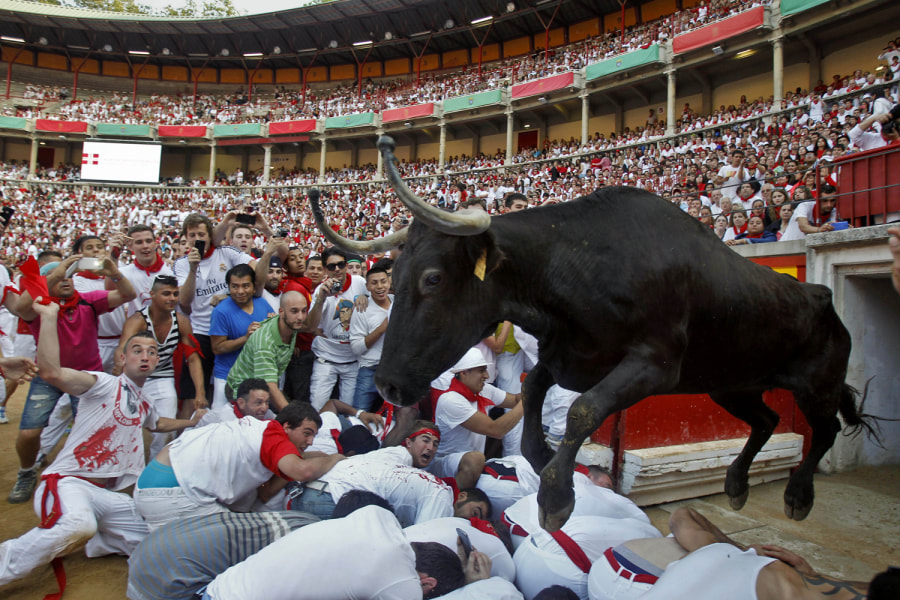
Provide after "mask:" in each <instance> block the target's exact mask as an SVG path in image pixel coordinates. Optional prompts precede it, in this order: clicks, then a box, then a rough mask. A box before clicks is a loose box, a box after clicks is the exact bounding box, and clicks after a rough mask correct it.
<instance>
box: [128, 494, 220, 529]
mask: <svg viewBox="0 0 900 600" xmlns="http://www.w3.org/2000/svg"><path fill="white" fill-rule="evenodd" d="M134 504H135V506H136V507H137V510H138V514H140V515H141V517H143V518H144V521H146V522H147V527H148V528H149V529H150V531H155V530H156V529H157V528H159V527H162V526H163V525H165V524H166V523H171V522H173V521H179V520H181V519H188V518H190V517H202V516H205V515H214V514H217V513H223V512H231V511H229V510H228V509H227V508H225V507H224V506H222V505H221V504H217V503H215V502H213V503H212V504H196V503H194V502H193V501H192V500H191V499H190V498H188V497H187V496H185V495H184V491H183V490H182V489H181V488H180V487H168V488H147V489H141V488H139V487H135V488H134Z"/></svg>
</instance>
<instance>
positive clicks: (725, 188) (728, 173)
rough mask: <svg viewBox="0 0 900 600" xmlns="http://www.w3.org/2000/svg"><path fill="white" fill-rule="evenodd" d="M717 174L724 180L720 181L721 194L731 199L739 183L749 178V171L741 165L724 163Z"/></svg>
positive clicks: (735, 193)
mask: <svg viewBox="0 0 900 600" xmlns="http://www.w3.org/2000/svg"><path fill="white" fill-rule="evenodd" d="M717 175H718V176H719V177H721V178H723V179H724V180H725V181H724V182H723V183H722V195H723V196H725V197H726V198H732V199H733V198H734V197H735V196H736V195H737V192H738V188H739V187H740V186H741V184H742V183H744V182H745V181H748V180H749V179H750V175H749V172H748V171H747V169H745V168H744V166H743V165H741V166H739V167H732V166H731V165H725V166H724V167H722V168H721V169H719V172H718V173H717Z"/></svg>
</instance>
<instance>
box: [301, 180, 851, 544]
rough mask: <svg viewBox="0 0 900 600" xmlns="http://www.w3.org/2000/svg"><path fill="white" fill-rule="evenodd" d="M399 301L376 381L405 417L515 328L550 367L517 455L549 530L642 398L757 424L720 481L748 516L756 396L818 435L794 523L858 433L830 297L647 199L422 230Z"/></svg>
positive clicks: (764, 419) (761, 438)
mask: <svg viewBox="0 0 900 600" xmlns="http://www.w3.org/2000/svg"><path fill="white" fill-rule="evenodd" d="M391 170H392V169H391ZM396 185H397V182H396V181H395V186H396ZM310 196H311V200H315V199H317V196H318V194H317V193H316V194H315V196H316V198H313V193H311V194H310ZM313 206H314V213H316V217H317V220H318V221H319V227H320V228H323V230H324V228H325V227H324V226H325V224H324V222H323V217H322V214H321V211H319V210H318V203H317V202H315V201H314V203H313ZM414 212H415V210H414ZM331 233H333V232H330V231H329V232H327V233H326V235H329V234H331ZM329 237H331V238H334V236H330V235H329ZM482 267H483V275H484V278H483V280H482V279H481V278H480V277H479V276H478V275H477V274H476V271H480V270H481V268H482ZM393 284H394V288H395V292H396V297H395V299H394V306H393V309H392V314H391V319H390V322H389V325H388V328H387V332H386V334H385V340H384V350H383V353H382V358H381V364H380V366H379V367H378V371H377V373H376V375H375V381H376V384H377V386H378V389H379V390H380V392H381V393H382V395H383V396H384V397H385V398H386V399H387V400H389V401H390V402H392V403H394V404H396V405H400V406H408V405H411V404H413V403H415V402H417V401H419V400H420V399H422V398H423V397H425V396H426V395H427V393H428V389H429V384H430V382H431V381H432V380H433V379H435V378H436V377H437V376H438V375H440V374H441V373H442V372H443V371H445V370H446V369H448V368H449V367H450V366H451V365H453V364H454V362H455V361H456V360H457V359H458V358H459V357H460V356H461V355H462V354H463V353H464V352H465V351H466V350H467V349H469V348H470V347H472V346H473V345H474V344H476V343H477V342H478V341H479V340H481V339H483V338H484V337H486V336H487V335H489V334H490V333H491V332H493V330H494V329H495V328H496V326H497V324H498V323H500V322H502V321H504V320H509V321H512V322H514V323H516V324H518V325H520V326H521V327H522V328H523V329H524V330H525V331H527V332H529V333H530V334H532V335H534V336H535V337H536V338H537V340H538V342H539V361H538V364H537V365H536V366H535V367H534V369H532V370H531V372H530V373H529V374H528V376H527V378H526V380H525V383H524V386H523V394H522V395H523V402H524V403H525V423H524V428H525V429H524V435H523V441H522V451H523V454H524V455H525V456H526V457H527V458H528V459H529V461H530V462H531V463H532V465H533V466H534V467H535V469H536V470H540V473H541V486H540V491H539V493H538V504H539V506H540V512H541V523H542V525H543V526H544V527H545V528H546V529H548V530H550V531H553V530H556V529H558V528H559V527H561V526H562V524H563V523H565V521H566V520H567V519H568V516H569V515H570V514H571V511H572V508H573V505H574V493H573V491H572V471H573V467H574V463H575V455H576V453H577V451H578V449H579V447H580V446H581V444H582V443H583V442H584V440H585V439H586V438H587V437H588V436H589V435H590V434H591V433H592V432H594V431H595V430H596V429H597V428H598V427H600V425H601V424H602V423H603V421H604V420H605V419H606V418H607V417H609V416H610V415H612V414H613V413H615V412H617V411H620V410H624V409H626V408H628V407H630V406H632V405H634V404H636V403H637V402H640V401H641V400H642V399H643V398H646V397H648V396H652V395H657V394H673V393H682V394H696V393H707V394H709V395H710V397H711V398H712V399H713V400H714V401H715V402H716V403H717V404H719V405H720V406H721V407H722V408H724V409H725V410H727V411H728V412H729V413H731V414H732V415H734V416H735V417H737V418H739V419H741V420H743V421H745V422H746V423H747V424H749V425H750V427H751V433H750V437H749V439H748V440H747V443H746V445H745V446H744V448H743V450H742V451H741V453H740V455H739V456H738V457H737V458H736V459H735V461H734V463H733V464H732V465H731V467H730V468H729V469H728V472H727V476H726V480H725V492H726V493H727V494H728V496H729V498H730V499H731V505H732V506H733V507H734V508H736V509H739V508H741V507H742V506H743V505H744V503H745V502H746V499H747V496H748V494H749V484H748V470H749V468H750V465H751V463H752V461H753V458H754V456H755V455H756V454H757V453H758V452H759V450H760V449H761V448H762V447H763V445H764V444H765V442H766V441H767V440H768V439H769V437H770V436H771V434H772V432H773V430H774V428H775V426H776V424H777V422H778V415H777V414H776V413H775V412H774V411H773V410H772V409H770V408H768V407H767V406H766V405H765V404H764V403H763V400H762V393H763V392H764V391H766V390H769V389H772V388H783V389H786V390H790V391H791V392H793V394H794V398H795V400H796V402H797V404H798V406H799V407H800V409H801V411H802V412H803V414H804V415H805V417H806V419H807V421H808V422H809V424H810V426H811V428H812V443H811V447H810V450H809V454H808V455H807V456H806V457H805V459H804V460H803V462H802V464H801V465H800V466H799V468H798V469H797V470H796V471H795V472H794V473H793V475H792V476H791V478H790V481H789V482H788V485H787V489H786V490H785V494H784V501H785V513H786V514H787V515H788V516H789V517H791V518H793V519H796V520H802V519H804V518H805V517H806V516H807V515H808V514H809V511H810V510H811V508H812V505H813V495H814V492H813V472H814V469H815V467H816V464H817V463H818V462H819V460H820V459H821V458H822V457H823V456H824V454H825V452H826V451H827V450H828V449H829V448H830V447H831V446H832V444H833V443H834V439H835V436H836V434H837V433H838V431H840V422H839V420H838V419H837V413H838V412H840V413H841V416H842V417H843V418H844V420H845V421H846V422H847V424H848V425H852V426H860V425H864V423H863V419H862V416H861V415H860V413H859V412H858V411H857V408H856V405H855V396H856V393H855V392H854V390H853V389H852V388H850V387H849V386H848V385H846V384H845V383H844V379H845V376H846V372H847V362H848V358H849V355H850V336H849V333H848V332H847V330H846V328H845V327H844V325H843V324H842V323H841V320H840V318H839V317H838V316H837V313H836V312H835V310H834V307H833V305H832V303H831V291H830V290H829V289H828V288H826V287H824V286H820V285H812V284H805V283H800V282H798V281H797V280H795V279H794V278H792V277H790V276H788V275H783V274H779V273H776V272H775V271H772V270H771V269H769V268H767V267H763V266H760V265H757V264H755V263H753V262H751V261H749V260H747V259H745V258H743V257H741V256H739V255H737V254H736V253H735V252H734V251H733V250H731V249H730V248H729V247H727V246H725V245H724V244H722V242H721V241H720V240H719V239H717V238H716V236H715V235H714V234H713V233H712V232H711V231H710V230H709V229H708V228H706V227H704V226H703V225H702V224H700V223H699V222H698V221H697V220H696V219H693V218H691V217H689V216H688V215H686V214H685V213H684V212H682V211H681V210H679V209H678V208H677V207H675V206H673V205H672V204H670V203H668V202H665V201H663V200H661V199H660V198H658V197H657V196H655V195H653V194H650V193H648V192H644V191H642V190H638V189H634V188H619V187H617V188H604V189H601V190H599V191H597V192H594V193H593V194H591V195H590V196H586V197H583V198H580V199H578V200H575V201H573V202H569V203H566V204H559V205H554V206H548V207H542V208H535V209H530V210H527V211H523V212H518V213H511V214H507V215H503V216H500V217H493V218H492V219H490V225H489V227H488V229H487V230H486V231H484V232H482V233H478V234H475V235H468V236H458V235H447V234H444V233H439V232H438V231H435V230H434V229H432V228H431V227H429V226H427V225H425V224H424V223H423V222H420V219H417V220H416V221H414V222H413V224H412V225H411V226H410V229H409V232H408V239H407V241H406V244H405V247H404V250H403V253H402V256H401V257H400V259H399V260H398V261H397V263H396V264H395V266H394V270H393ZM553 383H558V384H560V385H561V386H563V387H564V388H567V389H571V390H574V391H578V392H581V397H580V398H578V400H576V401H575V403H574V404H573V405H572V407H571V409H570V410H569V415H568V423H567V429H566V435H565V438H564V439H563V441H562V444H561V445H560V448H559V451H558V452H557V453H556V454H555V455H554V454H553V453H552V452H551V451H550V450H549V448H548V447H547V445H546V444H545V443H544V441H543V432H542V430H541V404H542V403H543V399H544V395H545V393H546V391H547V389H548V388H549V387H550V386H551V385H553ZM541 469H542V470H541Z"/></svg>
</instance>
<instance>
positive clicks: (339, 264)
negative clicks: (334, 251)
mask: <svg viewBox="0 0 900 600" xmlns="http://www.w3.org/2000/svg"><path fill="white" fill-rule="evenodd" d="M346 266H347V261H346V260H342V261H341V262H336V263H331V264H328V265H325V268H326V269H328V270H329V271H337V270H338V269H343V268H344V267H346Z"/></svg>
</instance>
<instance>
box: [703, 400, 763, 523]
mask: <svg viewBox="0 0 900 600" xmlns="http://www.w3.org/2000/svg"><path fill="white" fill-rule="evenodd" d="M710 397H711V398H712V399H713V401H714V402H715V403H716V404H718V405H719V406H721V407H722V408H724V409H725V410H727V411H728V412H729V413H731V415H732V416H734V417H737V418H738V419H740V420H741V421H743V422H745V423H746V424H747V425H749V426H750V437H749V438H748V439H747V443H746V444H744V449H743V450H741V453H740V454H739V455H738V457H737V458H736V459H734V462H733V463H731V466H730V467H728V473H727V475H726V476H725V493H726V494H728V501H729V502H730V503H731V508H733V509H734V510H740V509H742V508H743V507H744V504H745V503H746V502H747V497H748V496H749V495H750V477H749V475H748V473H749V472H750V465H752V464H753V459H754V458H755V457H756V455H757V454H758V453H759V451H760V450H762V447H763V446H764V445H765V444H766V442H767V441H769V438H770V437H771V436H772V432H773V431H775V426H776V425H778V413H776V412H775V411H774V410H772V409H771V408H769V407H768V406H766V403H765V402H763V400H762V395H761V394H759V393H758V392H734V393H727V394H723V393H715V394H710Z"/></svg>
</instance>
